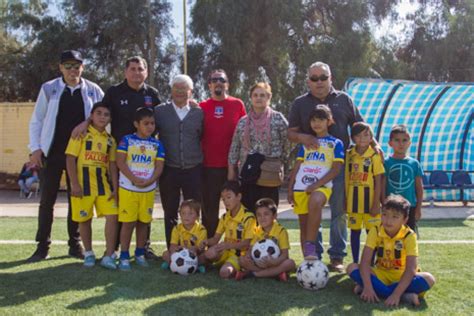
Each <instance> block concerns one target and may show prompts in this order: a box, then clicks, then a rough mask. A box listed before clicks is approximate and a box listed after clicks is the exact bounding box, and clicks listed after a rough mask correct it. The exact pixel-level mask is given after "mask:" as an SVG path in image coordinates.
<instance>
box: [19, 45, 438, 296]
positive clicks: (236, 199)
mask: <svg viewBox="0 0 474 316" xmlns="http://www.w3.org/2000/svg"><path fill="white" fill-rule="evenodd" d="M59 69H60V71H61V74H62V76H61V77H58V78H56V79H54V80H51V81H48V82H46V83H45V84H43V86H42V87H41V90H40V93H39V96H38V99H37V101H36V105H35V109H34V112H33V115H32V119H31V122H30V150H31V152H32V153H31V162H32V163H33V164H35V165H38V166H40V167H42V183H41V186H42V190H41V201H40V207H39V216H38V231H37V234H36V241H37V242H38V245H37V249H36V251H35V252H34V254H33V255H32V256H31V257H30V258H29V259H28V261H29V262H36V261H40V260H43V259H46V258H47V257H48V252H49V247H50V243H51V241H50V236H51V224H52V220H53V207H54V203H55V201H56V197H57V191H58V187H59V181H60V177H61V174H62V172H63V170H65V169H66V170H67V183H68V197H70V203H69V212H68V233H69V254H70V255H71V256H74V257H77V258H81V259H83V260H84V265H85V266H88V267H90V266H93V265H94V264H95V262H96V258H95V254H94V252H93V250H92V236H91V220H92V216H93V210H94V206H95V209H96V213H97V215H102V216H105V217H106V227H105V235H106V252H105V254H104V256H103V257H102V260H101V265H103V266H104V267H106V268H110V269H116V268H117V267H118V268H119V269H121V270H124V271H128V270H131V265H130V253H129V247H130V240H131V237H132V233H133V231H134V229H135V230H136V238H137V243H136V245H137V246H136V249H135V262H136V264H138V265H140V266H148V265H149V263H148V261H147V259H150V258H155V257H156V256H155V255H154V253H153V251H152V249H151V247H150V229H151V226H150V223H151V221H152V214H153V204H154V197H155V193H154V192H155V189H156V186H157V183H158V188H159V191H160V197H161V202H162V206H163V210H164V217H165V219H164V221H165V235H166V243H167V251H166V252H165V253H164V254H163V259H164V263H163V265H162V267H163V268H167V267H168V266H169V261H170V256H171V254H172V253H173V252H175V251H176V250H177V249H179V247H187V248H188V247H189V248H191V249H192V250H193V251H194V252H195V253H196V254H197V255H198V258H199V263H200V266H199V270H200V271H201V272H203V271H205V267H206V265H208V264H210V263H213V264H215V265H217V266H219V267H220V276H221V277H223V278H231V277H235V278H236V279H238V280H241V279H243V278H246V277H251V276H262V277H269V276H278V277H279V278H280V279H281V280H286V279H287V276H288V275H287V273H288V272H290V271H291V270H293V269H294V268H295V263H294V261H293V260H291V259H290V258H289V256H288V249H289V243H288V234H287V232H286V230H285V229H284V227H283V226H281V225H279V224H278V222H277V221H276V216H277V206H278V201H279V193H278V192H279V187H280V185H281V184H282V178H283V175H282V170H283V168H282V166H283V163H284V162H285V161H286V159H287V157H286V154H287V147H288V141H291V142H293V143H297V144H299V145H300V148H299V151H298V155H297V162H296V165H295V167H294V168H293V170H292V172H291V175H290V181H289V188H288V189H289V190H288V191H289V193H288V198H289V201H290V202H291V203H293V204H294V209H295V213H296V214H298V219H299V224H300V240H301V248H302V252H303V255H304V257H305V259H306V260H317V259H321V256H322V253H323V246H322V235H321V228H320V227H321V225H320V223H321V212H322V208H323V206H324V205H325V204H326V203H327V202H329V205H330V208H331V227H330V247H329V250H328V253H329V256H330V264H329V268H330V270H332V271H337V272H343V270H344V265H343V259H344V257H345V256H346V255H347V253H346V245H347V215H346V214H347V212H349V228H350V229H351V246H352V253H353V258H354V264H352V265H350V266H349V267H348V273H350V276H351V277H352V278H353V279H354V280H355V281H356V282H357V283H358V284H359V285H360V286H359V287H358V288H356V292H357V293H358V294H361V297H362V298H364V299H366V300H374V297H375V298H376V297H377V295H379V296H381V297H392V296H391V295H392V294H393V293H397V294H399V295H398V299H400V296H401V295H402V294H404V293H405V292H406V289H407V288H409V285H410V282H411V281H412V280H411V279H413V282H415V281H414V280H415V279H416V280H417V282H418V283H417V286H416V290H417V291H410V292H409V293H408V294H413V293H416V298H418V294H419V293H422V292H424V291H426V290H427V289H428V288H429V287H430V286H432V284H433V282H434V278H432V276H431V275H429V274H426V273H425V274H423V275H421V274H416V275H415V274H414V273H413V271H415V272H416V257H417V248H416V237H415V238H413V237H410V238H407V236H409V235H410V234H412V235H411V236H416V234H415V233H413V231H412V230H411V229H410V228H409V227H407V226H405V225H404V224H405V222H406V221H407V220H408V219H410V221H409V224H410V227H412V228H415V226H414V225H415V224H416V220H418V219H419V218H420V216H421V201H422V191H421V195H420V191H419V188H420V187H419V185H420V184H421V182H420V181H421V180H420V179H421V178H420V177H421V172H422V171H421V168H420V167H419V163H417V162H416V161H414V160H413V159H411V158H409V157H407V149H408V146H409V144H410V137H409V133H408V131H407V130H406V129H404V127H403V126H398V127H396V128H394V130H393V131H392V132H393V135H392V134H391V137H390V145H391V146H392V148H393V149H394V155H393V156H392V157H390V158H389V159H388V160H387V161H385V169H389V170H388V171H387V173H388V174H387V175H386V177H385V178H383V174H384V173H385V170H384V161H383V158H382V152H381V150H380V148H379V147H378V145H377V143H376V142H375V140H374V139H373V133H372V130H371V128H370V126H369V125H367V124H365V123H364V122H363V119H362V117H361V115H360V113H359V111H358V109H357V107H356V106H355V105H354V103H353V101H352V99H351V98H350V97H349V96H348V95H347V94H346V93H344V92H341V91H338V90H335V89H334V87H333V86H332V81H331V70H330V68H329V66H328V65H327V64H325V63H322V62H316V63H314V64H312V65H311V66H310V67H309V68H308V73H307V81H306V82H307V85H308V88H309V92H308V93H306V94H304V95H302V96H300V97H298V98H297V99H296V100H295V101H294V102H293V104H292V106H291V110H290V115H289V120H288V121H287V120H286V118H285V117H284V115H283V114H282V113H280V112H278V111H276V110H274V109H272V107H271V97H272V91H271V87H270V85H269V84H268V83H264V82H259V83H256V84H255V85H254V86H252V88H251V89H250V100H251V106H250V107H249V112H248V113H246V109H245V106H244V103H243V102H242V101H241V100H239V99H237V98H234V97H232V96H230V95H229V94H228V90H229V80H228V77H227V75H226V73H225V71H224V70H222V69H216V70H213V71H211V73H210V74H209V76H208V87H209V90H210V94H211V97H210V98H209V99H208V100H205V101H203V102H200V103H199V104H198V103H197V102H195V101H194V100H193V99H192V91H193V81H192V79H191V78H190V77H189V76H187V75H183V74H181V75H177V76H175V77H174V78H173V79H172V81H171V98H170V100H169V101H167V102H163V103H162V102H161V100H160V97H159V96H158V92H157V90H156V89H155V88H153V87H151V86H149V85H147V84H146V83H145V81H146V78H147V75H148V71H147V63H146V61H145V60H144V59H143V58H141V57H138V56H135V57H131V58H129V59H127V61H126V63H125V69H124V76H125V80H124V81H123V82H122V83H120V84H117V85H114V86H112V87H110V88H109V89H108V90H107V91H106V93H105V94H104V93H103V92H102V90H101V89H100V87H99V86H98V85H96V84H95V83H93V82H90V81H88V80H86V79H84V78H82V72H83V70H84V65H83V59H82V56H81V54H80V53H79V52H77V51H65V52H63V53H62V55H61V60H60V64H59ZM109 123H110V134H109V133H108V132H107V129H106V128H107V126H108V125H109ZM397 128H398V129H397ZM349 130H351V134H349ZM392 136H393V137H392ZM351 139H352V142H353V143H354V144H355V146H354V147H353V148H351V149H350V150H349V151H348V152H347V154H346V150H348V149H349V146H350V143H351ZM400 163H401V164H403V165H404V166H405V168H406V169H404V170H403V171H401V169H400V166H399V165H400ZM392 166H396V168H391V167H392ZM392 169H393V170H394V172H399V174H398V178H397V176H392V175H391V173H390V172H391V170H392ZM402 169H403V168H402ZM407 169H409V170H410V172H407ZM407 174H409V177H411V178H409V179H403V180H407V181H408V182H410V181H411V182H410V183H411V184H408V185H406V183H407V181H404V182H403V186H402V187H401V186H400V184H401V183H402V181H401V180H402V179H401V178H403V177H407ZM412 191H413V192H414V193H413V192H412ZM386 192H388V193H396V194H402V195H404V196H405V195H407V196H406V197H407V198H408V199H409V202H410V203H411V205H414V207H413V208H412V209H411V210H410V211H409V212H408V210H407V205H409V203H408V202H407V201H406V200H404V199H403V198H401V197H400V198H398V197H388V198H387V199H388V200H389V201H388V202H390V201H392V200H393V201H392V202H390V203H391V204H390V203H388V202H387V203H382V202H384V201H385V195H386V194H385V193H386ZM221 199H222V200H223V202H224V205H225V207H226V209H227V212H226V213H225V214H224V215H223V216H222V217H221V218H220V219H219V203H220V200H221ZM390 199H391V200H390ZM182 200H183V202H182V203H181V204H180V201H182ZM382 205H385V206H384V207H383V208H382V213H381V214H380V208H381V206H382ZM405 211H406V212H405ZM201 212H202V223H199V221H198V218H199V215H200V213H201ZM391 212H392V213H393V214H392V213H391ZM178 213H179V215H180V217H181V223H180V224H178ZM386 214H388V215H386ZM400 214H401V216H400ZM255 215H256V218H255ZM389 217H394V218H396V219H399V222H397V223H394V222H395V221H394V220H391V219H390V220H385V219H386V218H389ZM380 222H381V223H382V224H380ZM257 223H258V226H257ZM398 224H400V225H398ZM397 225H398V226H397ZM363 227H364V228H365V229H366V230H367V232H368V233H369V239H368V243H367V245H366V247H365V248H364V251H363V255H362V260H361V265H362V264H369V266H370V265H371V261H372V253H374V252H375V253H376V254H377V260H376V263H375V267H374V268H373V270H374V271H375V270H377V269H382V270H384V269H385V270H387V269H388V270H390V271H392V270H397V271H398V272H402V273H401V274H400V273H398V274H396V276H395V277H393V275H391V276H392V278H388V279H387V278H385V279H384V278H382V277H381V276H380V275H382V274H377V273H376V272H375V275H376V276H377V277H378V278H379V279H378V280H379V282H382V283H383V284H385V285H386V287H389V286H390V289H389V290H387V289H386V288H384V289H383V291H385V292H378V289H379V288H381V287H376V286H374V287H373V288H370V287H369V286H368V283H367V282H372V283H374V280H371V279H370V277H371V276H370V270H367V269H365V267H362V266H361V268H360V271H361V272H360V276H359V277H358V278H357V275H358V274H357V272H356V271H359V269H358V266H355V265H356V264H357V263H358V256H359V248H358V247H359V246H358V245H359V243H360V240H359V238H360V234H361V229H362V228H363ZM369 230H370V231H369ZM402 231H403V232H406V234H404V236H401V237H400V236H399V235H400V234H402ZM408 233H410V234H408ZM222 236H224V240H223V241H222V242H221V241H220V240H221V238H222ZM398 237H399V239H397V241H395V242H394V243H393V238H398ZM81 238H82V243H83V245H84V248H85V249H83V247H82V245H81ZM263 238H273V239H275V240H276V241H277V242H278V244H279V246H280V248H281V250H282V252H281V255H280V258H278V259H275V260H270V261H268V262H266V264H265V265H264V266H263V267H257V266H256V265H255V264H254V263H253V262H252V261H251V259H250V257H249V255H248V253H247V254H245V253H246V250H247V249H248V248H249V247H250V246H251V245H252V244H253V243H255V242H256V241H258V240H260V239H263ZM387 240H388V241H390V242H392V245H391V248H389V247H390V246H389V244H390V243H389V242H388V241H387ZM369 241H371V243H370V244H369ZM405 243H409V245H410V249H409V250H408V249H407V250H405ZM118 247H120V257H119V258H117V254H116V253H117V252H116V251H117V250H118ZM367 247H368V248H369V250H368V248H367ZM384 247H385V248H384ZM393 248H394V249H393ZM384 249H385V251H384ZM370 250H371V251H370ZM369 257H370V258H369ZM117 259H118V262H119V264H118V266H117V265H116V260H117ZM405 268H406V269H405ZM367 271H369V272H368V273H369V274H367ZM377 271H378V270H377ZM405 271H408V272H405ZM397 277H400V278H401V279H400V278H399V279H398V280H397ZM419 278H421V281H420V280H419ZM387 280H389V281H390V283H386V282H385V283H384V281H387ZM393 281H395V282H397V281H400V284H399V285H397V286H395V287H393V283H394V282H393ZM423 282H425V283H423ZM420 284H421V285H420ZM427 286H428V287H427ZM392 287H393V288H392ZM420 289H422V290H420ZM374 290H375V293H376V295H375V294H374ZM418 290H419V291H418ZM387 293H390V294H389V295H386V294H387ZM405 294H406V293H405ZM395 301H396V300H395ZM395 301H394V302H395ZM411 301H412V302H413V303H415V302H416V300H415V298H413V295H412V296H411ZM390 302H391V301H390ZM396 303H397V304H398V302H396Z"/></svg>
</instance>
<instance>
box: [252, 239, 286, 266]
mask: <svg viewBox="0 0 474 316" xmlns="http://www.w3.org/2000/svg"><path fill="white" fill-rule="evenodd" d="M251 256H252V259H253V261H254V262H255V264H256V265H257V266H259V267H260V266H261V263H262V262H263V260H264V259H265V258H269V257H270V258H273V259H277V258H278V257H279V256H280V248H279V247H278V245H277V243H276V242H274V241H273V240H272V239H262V240H260V241H258V242H256V243H255V244H254V245H253V247H252V252H251Z"/></svg>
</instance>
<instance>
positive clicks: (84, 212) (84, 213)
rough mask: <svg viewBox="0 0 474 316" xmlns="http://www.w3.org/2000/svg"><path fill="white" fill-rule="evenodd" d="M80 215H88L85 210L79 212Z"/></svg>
mask: <svg viewBox="0 0 474 316" xmlns="http://www.w3.org/2000/svg"><path fill="white" fill-rule="evenodd" d="M79 216H80V217H87V212H86V211H84V210H81V211H80V212H79Z"/></svg>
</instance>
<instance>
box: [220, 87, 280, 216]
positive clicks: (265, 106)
mask: <svg viewBox="0 0 474 316" xmlns="http://www.w3.org/2000/svg"><path fill="white" fill-rule="evenodd" d="M271 98H272V90H271V87H270V85H269V84H268V83H265V82H259V83H257V84H255V85H254V86H252V88H251V89H250V100H251V102H252V107H251V109H250V111H249V112H248V114H247V115H246V116H244V117H242V118H241V119H240V121H239V123H238V124H237V127H236V129H235V132H234V136H233V139H232V145H231V147H230V152H229V170H228V179H229V180H237V179H238V175H239V171H240V170H241V168H242V165H243V164H244V163H245V161H246V159H247V156H248V155H249V154H252V153H259V154H262V155H264V156H265V158H266V159H272V160H277V161H278V160H279V161H281V162H283V161H284V160H285V157H284V155H285V152H286V150H285V149H286V146H287V128H288V122H287V120H286V119H285V117H284V116H283V114H282V113H280V112H278V111H275V110H273V109H272V108H271V106H270V101H271ZM278 189H279V186H267V185H258V184H257V183H255V184H253V183H252V184H248V183H245V184H242V203H243V204H244V206H245V207H246V208H247V209H249V210H251V211H254V205H255V202H256V201H257V200H259V199H261V198H264V197H268V198H271V199H272V200H274V201H275V203H276V204H277V205H278V200H279V195H278Z"/></svg>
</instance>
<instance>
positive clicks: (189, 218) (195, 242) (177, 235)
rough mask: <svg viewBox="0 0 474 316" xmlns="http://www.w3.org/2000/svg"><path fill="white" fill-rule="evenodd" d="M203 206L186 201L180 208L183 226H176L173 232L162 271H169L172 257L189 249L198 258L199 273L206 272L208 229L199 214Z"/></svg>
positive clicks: (196, 202)
mask: <svg viewBox="0 0 474 316" xmlns="http://www.w3.org/2000/svg"><path fill="white" fill-rule="evenodd" d="M200 211H201V204H200V203H199V202H198V201H196V200H192V199H191V200H185V201H183V202H182V203H181V206H180V207H179V216H180V218H181V224H179V225H177V226H175V227H174V228H173V230H172V231H171V240H170V247H169V249H168V250H165V252H163V260H164V262H163V264H162V265H161V268H162V269H165V270H166V269H169V267H170V261H171V255H172V254H173V253H175V252H176V251H178V250H179V249H181V248H186V249H189V251H192V252H193V253H195V254H196V255H197V256H198V264H199V266H198V271H199V272H201V273H204V272H206V268H205V267H204V264H205V263H206V256H205V255H204V249H205V245H204V243H203V242H204V241H205V240H206V239H207V230H206V227H204V226H203V225H201V223H199V213H200Z"/></svg>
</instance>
